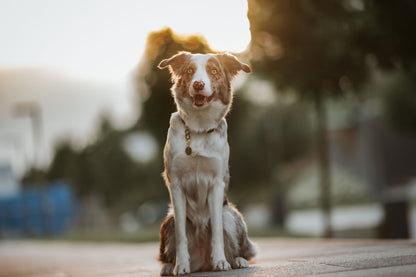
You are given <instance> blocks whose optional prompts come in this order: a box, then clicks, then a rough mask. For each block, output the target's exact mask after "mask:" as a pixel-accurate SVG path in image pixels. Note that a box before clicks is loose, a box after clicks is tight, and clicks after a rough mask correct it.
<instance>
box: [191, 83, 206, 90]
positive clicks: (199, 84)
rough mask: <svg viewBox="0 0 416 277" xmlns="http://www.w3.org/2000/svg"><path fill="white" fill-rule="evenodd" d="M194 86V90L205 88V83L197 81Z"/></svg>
mask: <svg viewBox="0 0 416 277" xmlns="http://www.w3.org/2000/svg"><path fill="white" fill-rule="evenodd" d="M192 86H193V88H194V90H196V91H199V90H203V89H204V86H205V83H204V82H202V81H195V82H194V83H193V85H192Z"/></svg>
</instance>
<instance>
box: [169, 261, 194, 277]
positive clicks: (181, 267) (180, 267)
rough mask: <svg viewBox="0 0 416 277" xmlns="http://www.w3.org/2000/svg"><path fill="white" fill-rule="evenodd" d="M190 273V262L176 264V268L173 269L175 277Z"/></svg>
mask: <svg viewBox="0 0 416 277" xmlns="http://www.w3.org/2000/svg"><path fill="white" fill-rule="evenodd" d="M190 272H191V270H190V266H189V262H176V265H175V268H174V269H173V275H183V274H187V273H190Z"/></svg>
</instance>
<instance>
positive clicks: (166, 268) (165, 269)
mask: <svg viewBox="0 0 416 277" xmlns="http://www.w3.org/2000/svg"><path fill="white" fill-rule="evenodd" d="M173 267H174V266H173V264H164V265H163V266H162V269H161V270H160V276H171V275H173Z"/></svg>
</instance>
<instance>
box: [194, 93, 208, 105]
mask: <svg viewBox="0 0 416 277" xmlns="http://www.w3.org/2000/svg"><path fill="white" fill-rule="evenodd" d="M205 101H206V97H205V96H203V95H199V94H198V95H195V97H194V103H195V105H196V106H198V107H201V106H203V105H204V104H205Z"/></svg>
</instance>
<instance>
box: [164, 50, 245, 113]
mask: <svg viewBox="0 0 416 277" xmlns="http://www.w3.org/2000/svg"><path fill="white" fill-rule="evenodd" d="M166 67H169V69H170V72H171V74H172V79H173V80H174V82H175V85H174V86H173V88H172V93H173V96H174V98H175V102H176V104H177V106H178V109H180V110H185V111H187V112H189V111H190V110H194V111H195V110H200V111H202V110H209V109H210V107H211V106H217V107H219V106H223V107H224V109H225V110H226V111H228V109H229V107H230V105H231V102H232V90H231V80H232V79H233V77H234V76H235V75H236V74H237V73H238V72H239V71H240V70H243V71H244V72H247V73H249V72H251V69H250V67H249V66H248V65H246V64H244V63H242V62H240V61H239V60H238V59H237V58H236V57H234V56H233V55H230V54H218V55H216V54H205V55H204V54H191V53H188V52H180V53H178V54H176V55H174V56H172V57H171V58H169V59H166V60H163V61H161V62H160V64H159V68H166ZM225 113H226V112H223V115H222V116H224V115H225Z"/></svg>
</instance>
